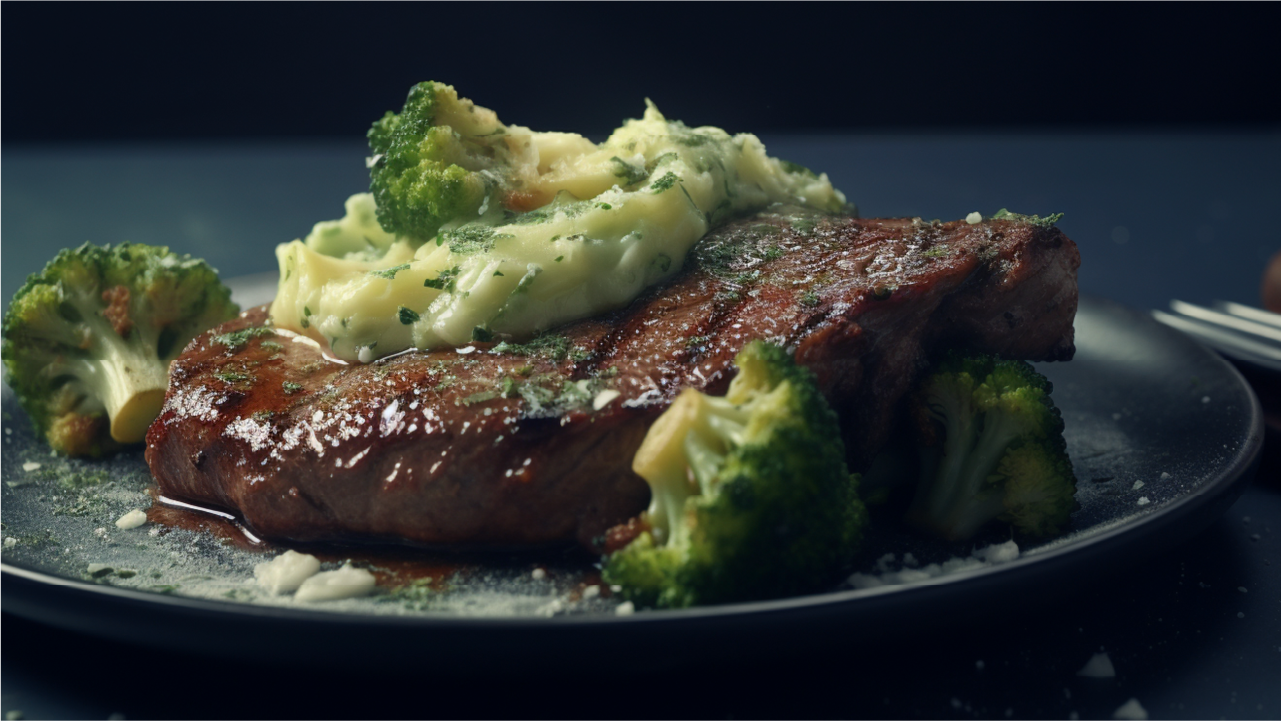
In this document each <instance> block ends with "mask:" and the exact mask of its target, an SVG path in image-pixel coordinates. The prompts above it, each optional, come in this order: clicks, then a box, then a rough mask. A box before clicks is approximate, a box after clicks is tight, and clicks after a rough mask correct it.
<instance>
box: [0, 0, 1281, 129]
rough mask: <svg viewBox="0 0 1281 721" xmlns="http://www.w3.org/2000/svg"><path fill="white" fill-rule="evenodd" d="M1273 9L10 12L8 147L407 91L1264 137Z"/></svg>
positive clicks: (781, 114)
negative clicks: (449, 89)
mask: <svg viewBox="0 0 1281 721" xmlns="http://www.w3.org/2000/svg"><path fill="white" fill-rule="evenodd" d="M1277 14H1278V13H1277V12H1276V6H1275V5H1272V4H1267V3H1257V4H1249V5H1229V4H1222V3H1216V4H1212V5H1211V4H1185V3H1180V4H1170V5H1160V4H1142V5H1128V4H1101V3H1100V4H1090V5H1063V4H1048V3H1035V4H999V5H982V4H971V3H947V4H929V5H910V4H893V5H873V4H863V3H858V4H816V5H810V4H798V3H793V4H787V5H772V4H756V3H716V4H693V3H661V4H622V3H617V4H608V5H605V4H586V3H582V4H579V3H575V4H532V3H531V4H518V5H508V4H494V3H469V4H459V5H443V4H437V3H422V4H410V3H397V4H374V3H364V4H360V5H348V4H304V3H290V4H258V3H252V4H241V3H233V4H206V3H178V4H160V3H154V4H153V3H146V4H92V5H74V4H66V3H38V4H37V3H15V2H6V3H5V4H4V9H3V20H4V22H3V59H4V62H3V101H4V107H5V111H6V112H5V113H4V123H3V142H4V144H5V145H6V146H12V145H13V144H28V143H50V142H57V143H63V142H68V141H73V142H74V141H124V140H157V139H181V140H191V139H244V138H264V139H266V138H294V139H296V138H301V137H342V138H351V137H353V136H357V135H359V134H361V133H363V131H364V130H365V129H366V128H367V127H368V126H369V123H370V122H371V121H373V120H374V119H375V118H377V117H378V116H380V115H381V114H382V113H383V112H384V111H385V110H387V109H391V108H397V109H398V108H399V106H400V104H401V102H402V101H403V99H404V96H405V93H406V91H407V90H408V88H409V87H410V86H411V85H412V84H413V83H415V82H418V81H421V80H427V79H436V80H442V81H445V82H448V83H451V84H453V85H455V86H456V87H457V88H458V89H459V90H460V92H461V93H462V94H463V95H465V96H467V97H470V98H472V99H474V100H476V101H477V102H479V103H480V104H481V105H485V106H487V107H491V108H494V109H495V110H497V111H498V112H499V115H500V116H501V117H502V118H503V119H504V120H505V121H506V122H509V123H512V122H514V123H518V124H521V125H527V126H529V127H532V128H534V129H536V130H567V131H577V132H583V133H589V134H603V133H606V132H608V131H609V130H610V129H612V128H614V127H616V126H617V124H618V122H619V120H621V119H622V118H625V117H634V116H637V115H639V113H640V112H641V110H642V109H643V105H642V102H641V101H642V98H644V97H645V96H647V95H648V96H650V97H652V98H653V99H654V100H655V102H657V103H658V105H659V107H660V108H662V109H663V110H664V112H665V113H666V114H667V115H668V116H669V117H674V118H680V119H683V120H685V121H686V122H689V123H690V124H714V125H718V126H721V127H724V128H726V129H727V130H730V131H731V132H742V131H749V132H755V133H765V134H768V133H796V132H816V133H824V132H846V131H867V130H874V131H886V130H894V131H901V130H921V131H931V132H937V131H939V130H971V129H982V130H987V131H992V130H995V131H1010V130H1028V131H1035V132H1039V131H1056V132H1057V131H1063V130H1072V131H1078V132H1079V131H1082V130H1085V131H1102V132H1113V131H1116V130H1127V129H1142V130H1144V131H1145V132H1151V131H1154V130H1156V131H1162V130H1169V131H1184V130H1188V129H1206V130H1219V131H1221V130H1224V129H1241V130H1247V131H1257V130H1259V129H1264V128H1274V127H1276V125H1277V124H1278V121H1279V120H1281V115H1279V114H1278V110H1277V103H1276V102H1274V101H1275V97H1274V96H1275V90H1276V87H1277V72H1276V69H1277V68H1278V67H1281V54H1279V53H1278V43H1277V42H1276V41H1275V34H1274V33H1275V28H1276V24H1275V22H1274V16H1276V15H1277Z"/></svg>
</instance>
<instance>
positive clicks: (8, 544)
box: [4, 536, 18, 549]
mask: <svg viewBox="0 0 1281 721" xmlns="http://www.w3.org/2000/svg"><path fill="white" fill-rule="evenodd" d="M16 545H18V539H16V538H14V537H13V536H9V537H7V538H5V539H4V547H5V548H6V549H8V548H13V547H14V546H16Z"/></svg>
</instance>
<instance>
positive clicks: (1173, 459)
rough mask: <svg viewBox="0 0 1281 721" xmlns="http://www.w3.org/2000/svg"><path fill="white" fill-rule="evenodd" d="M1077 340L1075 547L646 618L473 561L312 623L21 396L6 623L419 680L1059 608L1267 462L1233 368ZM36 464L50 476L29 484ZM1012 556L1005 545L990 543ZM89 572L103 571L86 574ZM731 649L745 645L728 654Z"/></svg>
mask: <svg viewBox="0 0 1281 721" xmlns="http://www.w3.org/2000/svg"><path fill="white" fill-rule="evenodd" d="M1076 328H1077V356H1076V359H1075V360H1074V361H1072V362H1071V363H1057V364H1043V365H1041V366H1039V367H1040V369H1041V370H1042V372H1044V373H1046V374H1047V375H1048V376H1049V377H1050V379H1051V380H1052V381H1053V382H1054V384H1055V392H1054V398H1055V400H1056V402H1057V403H1058V405H1059V407H1060V408H1061V409H1062V411H1063V416H1064V420H1065V423H1066V426H1067V431H1066V436H1067V441H1068V450H1069V453H1070V454H1071V456H1072V459H1073V463H1074V465H1075V469H1076V472H1077V475H1078V478H1079V479H1080V491H1079V494H1078V498H1079V500H1080V503H1081V509H1080V510H1079V511H1078V512H1077V513H1076V514H1075V515H1074V516H1073V522H1072V528H1071V529H1070V532H1069V533H1068V534H1067V535H1065V536H1063V537H1061V538H1058V539H1055V540H1053V541H1051V542H1048V543H1044V544H1040V545H1035V546H1029V547H1025V548H1022V549H1020V550H1021V553H1020V554H1019V556H1018V557H1017V558H1016V559H1014V560H1012V561H1009V562H1005V563H1000V564H996V565H978V566H976V567H971V568H968V569H965V568H962V570H959V571H955V572H952V573H948V574H944V575H937V576H935V577H933V578H930V579H928V580H924V581H920V582H915V583H899V584H892V585H880V586H878V587H862V588H850V587H848V586H845V587H842V588H840V589H834V590H833V591H832V592H830V593H824V594H817V595H812V596H804V597H797V598H789V599H782V600H777V601H769V602H761V603H747V604H736V605H727V606H716V607H708V608H697V609H690V610H685V611H661V612H638V613H635V614H634V615H618V614H617V602H616V601H615V600H613V599H610V598H608V597H607V596H608V592H607V591H606V593H604V594H602V596H601V597H595V598H593V597H588V598H583V597H582V590H583V588H584V585H585V584H589V583H591V578H592V577H591V568H590V567H587V566H584V565H583V564H582V563H581V561H576V560H573V559H567V558H563V557H557V558H543V559H536V558H535V559H531V558H529V557H525V558H503V559H495V560H493V561H492V562H490V563H486V564H479V565H477V564H473V565H470V566H468V567H466V568H464V569H463V570H460V571H457V572H452V573H448V574H446V575H448V576H449V585H450V587H451V590H450V591H448V592H445V593H429V594H425V595H424V596H422V597H418V598H410V599H404V598H399V599H395V598H390V597H387V596H379V597H373V598H365V599H352V600H347V601H339V602H334V603H331V604H328V605H324V604H316V605H310V606H307V605H301V604H297V603H294V602H292V601H291V600H290V599H289V598H288V597H287V596H286V597H273V596H268V595H266V594H265V593H263V592H261V591H260V590H259V589H257V588H256V587H255V586H254V585H253V584H252V582H251V581H252V567H253V565H254V563H256V562H258V561H261V560H262V559H263V554H262V552H261V551H254V550H246V549H244V548H241V547H238V546H237V545H235V544H228V543H225V542H223V541H221V540H220V539H219V537H218V536H216V535H214V534H210V533H202V532H199V531H191V530H182V529H173V530H170V529H161V528H160V527H157V526H145V527H143V528H140V529H134V530H127V531H122V530H119V529H116V528H115V526H114V525H113V523H112V522H113V521H114V520H115V519H116V518H118V517H119V516H120V515H121V514H123V513H124V512H126V511H128V510H130V509H131V508H135V507H144V508H145V507H146V506H147V505H148V504H149V503H150V499H149V497H148V496H147V495H146V494H145V489H146V487H147V485H148V483H149V476H148V475H147V472H146V468H145V465H143V463H142V459H141V454H140V453H134V454H126V455H123V456H121V457H118V458H116V459H113V460H111V461H109V462H107V463H105V464H96V465H89V464H83V463H78V462H72V461H67V460H64V459H57V458H52V457H50V456H49V453H48V451H47V449H45V448H44V447H43V446H41V445H40V444H39V443H37V442H36V441H35V440H34V438H33V437H32V436H31V433H30V431H29V429H28V428H27V427H26V420H25V418H24V417H23V416H22V414H21V411H20V410H18V409H17V406H16V404H15V403H14V402H13V398H12V394H11V393H10V392H9V390H8V389H7V388H6V389H5V391H4V393H5V395H4V400H3V405H4V411H5V423H4V432H5V437H4V455H3V478H4V480H5V485H4V486H3V488H2V489H0V490H2V492H3V502H4V505H3V519H4V524H5V528H4V531H3V535H4V537H5V538H13V539H15V541H14V542H13V543H8V542H6V545H7V547H6V548H5V550H4V563H3V567H2V571H3V576H2V578H3V584H4V585H3V590H4V610H5V611H7V612H12V613H16V614H20V615H22V616H25V617H28V618H32V619H35V620H39V621H42V622H45V623H50V624H53V625H57V626H61V627H65V628H69V629H74V630H77V631H83V632H87V633H93V634H98V635H102V636H107V637H111V638H115V639H122V640H129V641H135V642H141V643H148V644H153V645H158V646H162V647H174V648H184V649H188V650H192V649H194V650H201V651H208V652H213V653H221V654H226V655H233V656H239V655H244V654H248V655H255V656H256V655H263V656H268V657H271V658H275V659H288V660H301V661H311V662H319V663H326V664H331V663H341V662H353V663H360V664H364V663H367V662H368V660H369V659H371V658H376V659H378V660H379V662H386V663H392V662H407V663H417V664H420V665H424V666H430V665H440V664H449V665H454V664H461V663H472V662H476V663H485V664H489V665H512V666H525V665H527V664H529V663H539V662H549V661H551V660H552V659H554V658H558V657H563V658H576V659H579V660H584V659H587V658H590V657H599V655H600V654H602V653H604V654H607V655H608V656H609V657H610V658H611V663H620V664H624V665H626V664H628V663H633V662H635V663H645V662H647V660H654V659H660V658H670V656H671V651H672V649H673V644H676V645H677V646H678V647H679V648H680V649H681V653H680V654H679V655H680V656H681V657H682V658H684V659H685V660H691V659H696V658H699V657H704V656H711V655H716V654H723V653H726V652H733V653H735V654H741V653H743V652H744V649H747V650H746V652H747V653H751V652H752V649H756V650H757V651H758V652H761V653H765V652H768V650H770V649H778V648H781V647H788V648H791V647H800V646H807V645H811V644H824V643H831V642H834V641H839V640H850V639H856V638H857V637H858V636H859V635H867V634H877V635H884V634H899V633H903V634H906V633H908V632H911V631H914V630H916V629H918V628H921V627H927V626H931V625H936V624H940V623H947V622H948V621H949V620H950V619H953V618H957V617H967V616H965V614H971V615H970V616H968V617H969V618H972V609H973V608H974V607H975V606H981V607H982V608H984V609H987V610H988V611H989V613H986V614H985V615H984V617H991V615H992V614H991V613H990V611H994V610H998V609H1002V608H1007V607H1009V606H1010V605H1011V604H1012V603H1013V602H1014V599H1021V600H1022V601H1025V600H1026V599H1027V598H1028V597H1033V596H1041V597H1047V598H1053V597H1058V596H1062V595H1063V594H1065V593H1066V592H1067V591H1069V590H1071V589H1073V588H1075V587H1077V586H1080V585H1082V584H1084V583H1086V582H1088V581H1090V580H1093V579H1095V578H1096V577H1098V576H1099V575H1101V574H1103V573H1106V572H1109V571H1115V570H1117V569H1121V568H1124V567H1127V566H1132V565H1133V564H1136V563H1138V562H1139V561H1141V560H1142V559H1143V558H1144V557H1146V556H1148V555H1150V554H1153V553H1156V552H1159V551H1160V550H1161V549H1162V548H1165V547H1168V546H1170V545H1172V544H1176V543H1178V542H1180V541H1183V540H1186V539H1188V538H1190V537H1192V536H1193V535H1195V534H1196V533H1197V532H1198V531H1200V530H1201V529H1202V528H1203V527H1205V526H1206V525H1207V524H1208V523H1210V522H1211V521H1212V520H1214V519H1215V518H1216V517H1218V516H1219V515H1220V514H1221V513H1222V512H1223V511H1224V510H1226V509H1227V507H1228V506H1229V505H1230V504H1231V503H1232V502H1233V501H1234V500H1235V499H1236V497H1237V496H1238V495H1239V494H1240V492H1241V490H1242V488H1243V487H1244V484H1245V483H1246V481H1247V480H1248V479H1249V478H1250V477H1251V476H1252V474H1253V470H1254V467H1255V465H1256V463H1257V459H1258V455H1259V450H1260V448H1261V445H1262V439H1263V432H1262V422H1261V412H1260V409H1259V405H1258V401H1257V400H1256V399H1255V397H1254V395H1253V394H1252V392H1251V391H1250V389H1249V387H1248V386H1247V385H1246V383H1245V382H1244V381H1243V380H1242V378H1241V376H1240V375H1239V374H1238V373H1237V371H1236V370H1235V369H1233V368H1232V366H1230V365H1229V364H1228V363H1226V362H1225V361H1223V360H1222V359H1221V358H1219V357H1218V356H1216V355H1215V354H1214V353H1212V352H1210V351H1208V350H1206V349H1205V348H1203V347H1202V346H1200V345H1198V344H1197V343H1195V342H1194V341H1192V340H1190V339H1188V338H1187V337H1185V336H1182V335H1180V334H1178V333H1177V332H1175V331H1172V330H1170V329H1168V328H1166V327H1164V326H1161V325H1160V324H1158V323H1156V322H1155V321H1153V320H1152V319H1151V318H1149V317H1147V316H1146V315H1144V314H1139V313H1135V312H1133V311H1131V310H1129V309H1126V308H1124V307H1122V306H1119V305H1116V304H1114V303H1111V302H1108V301H1104V300H1099V299H1094V298H1086V299H1083V301H1082V303H1081V309H1080V313H1079V315H1078V316H1077V322H1076ZM24 463H25V464H32V463H40V464H41V467H40V468H38V469H33V470H31V471H25V470H24V465H23V464H24ZM26 467H27V468H30V467H31V466H30V465H28V466H26ZM94 468H105V469H106V470H107V471H108V474H109V480H108V481H107V482H102V483H96V484H92V485H87V486H83V487H81V488H76V489H70V488H68V486H74V485H76V484H75V483H74V481H76V480H80V481H81V483H82V484H83V483H84V482H92V481H93V480H94V478H92V477H86V476H84V475H83V474H84V472H85V470H86V469H90V470H92V469H94ZM77 474H80V475H77ZM875 520H876V519H875V517H874V521H875ZM162 531H163V532H162ZM1002 540H1005V539H1004V538H1002V537H1000V535H999V532H993V535H990V536H988V537H986V538H984V539H980V541H979V543H978V544H976V545H978V546H983V545H986V544H988V543H999V542H1001V541H1002ZM971 550H972V547H970V546H966V547H960V548H958V547H957V546H949V545H944V544H940V543H934V542H929V541H923V540H921V539H918V538H915V537H913V536H911V535H909V534H906V533H904V532H902V531H900V530H897V527H896V524H895V523H893V522H892V521H889V520H888V519H882V520H881V521H880V522H879V523H876V524H875V528H874V530H873V532H872V533H871V534H870V536H869V539H868V543H867V545H866V548H865V550H864V552H863V554H862V559H861V561H860V564H859V570H860V571H861V572H862V573H864V574H869V575H870V574H876V573H877V569H878V566H879V568H880V570H882V571H883V570H885V569H887V568H888V569H891V570H895V569H900V568H902V567H903V562H904V554H905V553H908V552H910V553H911V554H912V556H913V557H914V558H915V559H917V560H919V563H920V564H929V563H931V562H940V563H941V562H945V561H946V560H947V559H948V558H949V557H951V556H954V555H960V556H966V555H968V554H969V553H970V551H971ZM888 554H893V555H892V557H887V555H888ZM339 556H341V552H337V555H336V556H334V557H332V560H331V563H332V562H336V561H338V560H341V559H340V558H339ZM89 564H98V565H95V566H94V570H95V571H97V572H98V573H99V574H101V575H99V576H98V577H96V578H95V577H93V575H92V574H91V573H90V571H89V568H90V566H89ZM375 565H376V564H375ZM957 565H960V566H965V565H971V566H974V565H975V564H957V563H953V566H957ZM102 566H105V567H109V568H110V569H112V570H109V571H107V570H103V569H102V568H101V567H102ZM535 568H539V569H542V573H539V574H535V573H533V570H534V569H535ZM122 570H123V571H124V573H121V571H122ZM908 570H909V571H910V570H916V569H915V568H909V569H908ZM130 571H132V572H134V573H132V575H131V574H130V573H129V572H130ZM915 575H917V576H923V575H927V574H924V573H917V574H915ZM882 578H886V577H884V576H882ZM900 580H901V579H900ZM1011 591H1015V592H1016V593H1011ZM1020 602H1021V601H1020ZM967 622H969V621H967ZM729 640H734V641H736V643H720V641H729ZM744 644H746V645H744Z"/></svg>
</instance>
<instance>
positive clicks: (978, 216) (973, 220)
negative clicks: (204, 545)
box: [965, 210, 983, 225]
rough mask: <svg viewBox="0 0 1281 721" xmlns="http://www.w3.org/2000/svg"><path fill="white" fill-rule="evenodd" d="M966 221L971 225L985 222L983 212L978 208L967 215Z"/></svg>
mask: <svg viewBox="0 0 1281 721" xmlns="http://www.w3.org/2000/svg"><path fill="white" fill-rule="evenodd" d="M965 222H967V223H969V224H970V225H978V224H979V223H982V222H983V214H982V213H980V212H978V211H977V210H976V211H974V212H973V213H970V214H969V215H967V216H965Z"/></svg>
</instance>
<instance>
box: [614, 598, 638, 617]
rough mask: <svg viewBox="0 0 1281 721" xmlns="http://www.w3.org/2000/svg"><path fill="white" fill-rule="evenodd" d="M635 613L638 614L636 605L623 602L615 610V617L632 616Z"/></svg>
mask: <svg viewBox="0 0 1281 721" xmlns="http://www.w3.org/2000/svg"><path fill="white" fill-rule="evenodd" d="M633 613H636V604H634V603H632V602H631V601H623V602H622V603H620V604H618V607H617V608H615V609H614V615H616V616H630V615H632V614H633Z"/></svg>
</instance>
